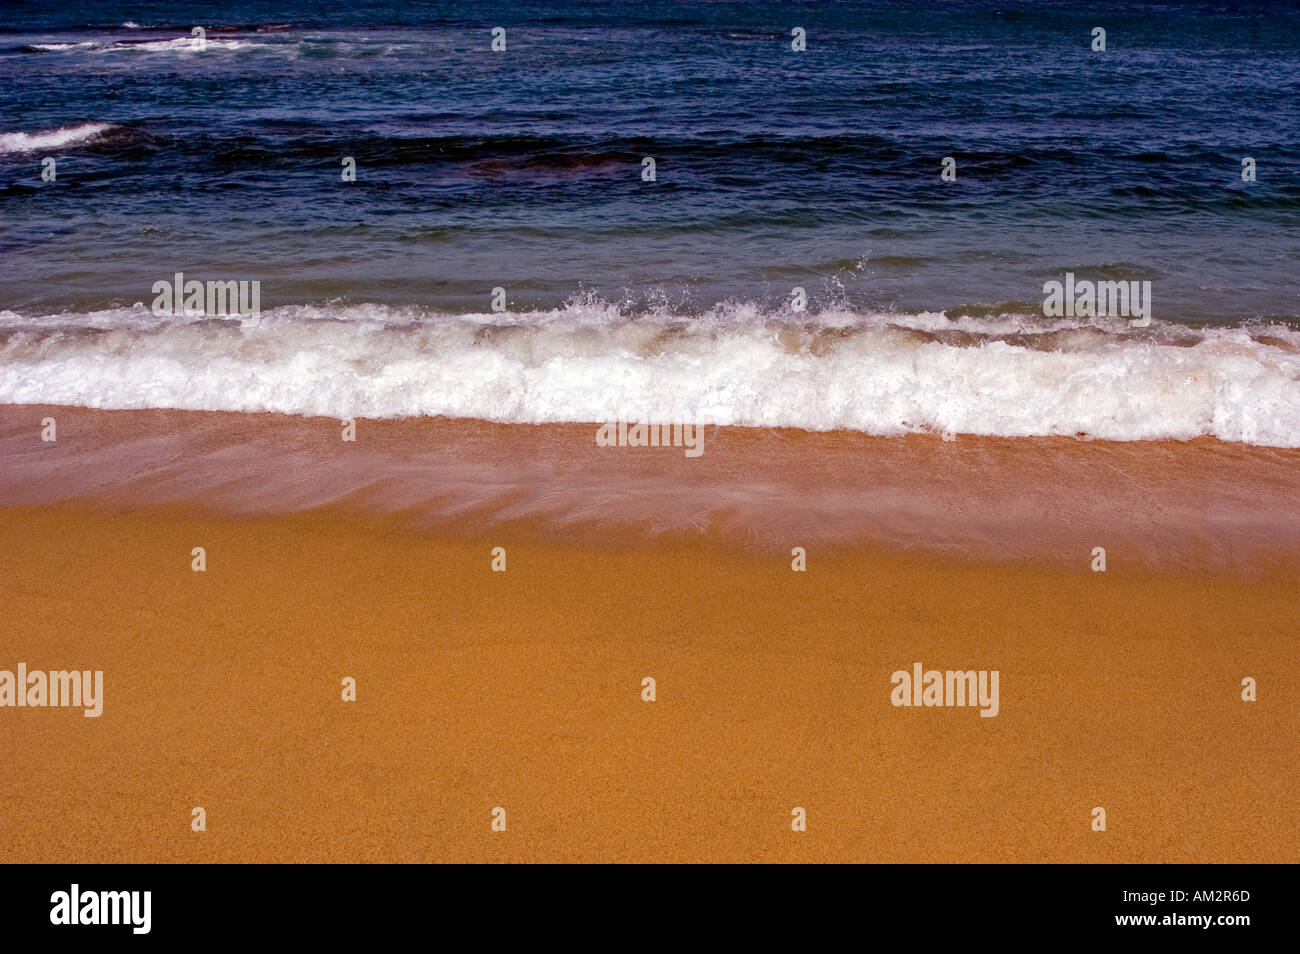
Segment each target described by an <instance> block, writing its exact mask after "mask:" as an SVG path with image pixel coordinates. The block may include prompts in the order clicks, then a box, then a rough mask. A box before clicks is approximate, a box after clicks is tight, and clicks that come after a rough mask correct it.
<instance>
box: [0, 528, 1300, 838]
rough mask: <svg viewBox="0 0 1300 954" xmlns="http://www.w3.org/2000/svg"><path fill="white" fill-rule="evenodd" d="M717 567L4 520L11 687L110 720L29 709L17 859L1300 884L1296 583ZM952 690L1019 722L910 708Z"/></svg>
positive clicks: (320, 533) (311, 534)
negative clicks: (1110, 866)
mask: <svg viewBox="0 0 1300 954" xmlns="http://www.w3.org/2000/svg"><path fill="white" fill-rule="evenodd" d="M708 540H709V538H707V537H704V538H701V539H700V542H697V543H695V544H687V543H682V542H680V541H678V542H668V541H662V542H660V543H659V544H657V545H654V546H648V547H647V546H639V547H620V546H617V545H613V544H602V545H600V546H594V545H586V546H577V545H570V544H567V543H564V542H559V541H551V542H546V541H544V540H540V539H537V538H523V537H519V536H518V535H512V533H511V532H508V531H507V530H506V528H505V527H504V526H503V527H502V528H500V531H499V532H496V533H493V532H487V533H483V534H477V535H469V536H465V535H459V536H452V535H447V534H434V533H429V532H423V533H421V532H413V531H412V530H411V529H410V528H409V527H407V526H406V525H404V524H402V523H401V521H399V520H397V519H395V518H381V517H377V516H370V517H363V516H358V515H355V514H352V515H349V514H347V513H344V512H342V511H340V510H337V509H334V510H329V509H327V510H317V511H313V512H312V513H309V514H305V515H299V516H280V517H275V518H266V519H253V518H241V519H216V518H213V517H200V516H196V515H195V513H194V512H193V511H192V510H187V509H181V508H175V507H173V508H170V509H167V508H162V507H149V508H132V509H129V510H123V511H122V512H117V513H106V512H103V510H102V508H101V509H99V510H91V509H85V508H82V507H80V506H71V505H61V506H42V507H38V508H18V507H11V508H9V509H5V510H0V581H3V582H2V584H0V592H2V593H3V598H4V604H5V631H4V638H3V640H2V641H0V669H13V668H14V667H15V666H16V665H17V664H18V663H19V662H25V663H26V664H27V665H28V666H29V667H31V668H45V669H60V668H74V667H75V668H81V669H100V670H103V671H104V674H105V675H104V683H105V699H104V712H103V715H102V716H101V717H100V718H97V719H92V718H85V717H83V715H82V713H81V711H80V710H72V709H51V708H47V709H33V708H23V709H16V708H0V764H2V765H3V766H4V772H3V775H0V857H3V859H4V860H5V861H12V862H124V861H141V862H161V861H168V862H190V861H223V862H236V861H238V862H249V861H1122V862H1137V861H1143V862H1175V861H1187V862H1196V861H1209V862H1294V861H1296V860H1297V858H1298V857H1300V824H1298V822H1300V807H1298V806H1300V799H1297V791H1298V787H1297V764H1300V758H1298V756H1300V746H1298V745H1297V737H1298V734H1297V722H1298V720H1297V711H1298V707H1297V701H1298V700H1300V675H1298V674H1300V652H1297V646H1298V645H1300V644H1298V642H1297V633H1296V625H1297V618H1298V614H1297V607H1298V605H1300V598H1298V596H1297V588H1296V586H1295V583H1294V580H1293V579H1289V578H1271V579H1253V580H1252V579H1246V578H1241V577H1239V576H1229V575H1218V576H1215V575H1209V574H1200V575H1192V574H1182V575H1162V574H1159V573H1156V572H1152V571H1150V570H1141V569H1138V568H1135V567H1132V566H1126V565H1123V564H1122V563H1121V564H1120V565H1115V564H1114V563H1112V565H1111V566H1110V567H1109V568H1108V570H1107V572H1105V573H1093V572H1089V571H1088V570H1087V569H1086V567H1080V568H1079V569H1065V568H1056V567H1050V566H1042V565H1039V566H1030V565H1015V564H983V565H981V564H979V563H973V562H957V561H945V560H942V559H940V558H939V557H937V556H928V557H924V556H917V555H910V556H909V555H899V554H892V555H891V554H887V553H871V552H867V551H866V550H865V549H857V550H843V549H841V550H839V551H836V552H831V551H829V550H828V551H826V552H822V551H820V550H819V549H818V548H817V547H811V548H810V550H809V554H808V565H807V566H808V568H807V571H806V572H802V573H796V572H792V570H791V565H790V557H789V556H788V554H770V553H755V552H743V551H740V550H737V549H734V548H726V547H719V546H714V545H713V544H710V543H708V542H707V541H708ZM198 546H201V547H203V548H205V551H206V560H207V568H206V571H204V572H201V573H200V572H194V571H193V570H192V569H191V563H192V557H191V552H192V549H193V548H194V547H198ZM496 546H502V547H505V548H506V551H507V569H506V572H504V573H502V572H493V571H492V569H491V563H492V557H491V549H492V548H493V547H496ZM916 662H920V663H922V664H924V666H925V667H927V668H930V667H934V668H937V669H996V670H998V671H999V672H1000V711H999V714H998V715H997V716H996V717H995V718H981V717H980V716H979V713H978V710H977V709H974V708H925V707H921V708H896V707H894V706H893V705H891V703H890V688H891V685H890V677H891V673H893V672H894V671H895V670H909V669H910V668H911V667H912V665H913V663H916ZM346 676H351V677H354V678H355V679H356V681H357V699H356V701H355V702H345V701H343V699H342V698H341V680H342V679H343V678H344V677H346ZM647 676H649V677H653V678H654V679H655V680H656V683H657V698H656V700H655V701H653V702H646V701H643V699H642V681H643V679H644V678H645V677H647ZM1244 677H1252V678H1254V679H1255V680H1257V682H1258V701H1255V702H1244V701H1243V700H1242V698H1241V692H1242V686H1241V683H1242V679H1243V678H1244ZM196 806H201V807H202V808H204V809H205V811H206V818H207V830H206V831H203V832H196V831H193V830H191V818H192V809H193V808H194V807H196ZM498 807H500V808H503V809H504V810H505V817H506V830H505V831H495V832H494V831H493V830H492V828H491V821H492V812H493V809H494V808H498ZM796 807H802V808H804V809H805V810H806V814H807V831H806V832H796V831H792V829H791V819H792V814H791V813H792V810H793V809H795V808H796ZM1095 807H1103V808H1104V809H1105V811H1106V816H1107V829H1106V831H1104V832H1100V831H1094V830H1092V823H1091V822H1092V812H1093V809H1094V808H1095Z"/></svg>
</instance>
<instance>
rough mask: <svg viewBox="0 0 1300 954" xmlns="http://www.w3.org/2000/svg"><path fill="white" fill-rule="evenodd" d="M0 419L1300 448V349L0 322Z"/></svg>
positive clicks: (827, 332) (315, 323) (894, 334)
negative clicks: (452, 423)
mask: <svg viewBox="0 0 1300 954" xmlns="http://www.w3.org/2000/svg"><path fill="white" fill-rule="evenodd" d="M0 402H3V403H12V404H38V403H39V404H69V405H80V406H86V407H94V408H150V407H152V408H181V409H191V410H228V411H249V412H254V411H274V412H280V413H286V414H300V415H309V416H329V417H336V418H343V417H420V416H438V415H442V416H448V417H469V418H481V419H486V420H493V421H502V422H513V423H546V422H557V421H575V422H584V421H587V422H591V421H607V420H616V419H623V420H662V421H672V420H693V421H698V422H700V423H705V424H734V425H746V426H756V427H793V428H803V429H807V430H817V431H820V430H831V429H838V428H844V429H850V430H857V431H862V432H866V433H870V434H880V435H894V434H904V433H909V432H934V433H940V434H978V435H992V436H1007V437H1022V436H1051V435H1071V436H1080V437H1083V436H1086V437H1091V438H1101V439H1109V440H1120V441H1129V440H1156V439H1180V440H1185V439H1191V438H1196V437H1202V436H1210V437H1217V438H1219V439H1221V440H1224V441H1231V442H1242V443H1248V444H1263V445H1272V446H1279V447H1300V331H1296V330H1294V329H1291V328H1287V327H1283V326H1260V327H1253V328H1205V329H1194V328H1189V327H1186V326H1182V325H1175V324H1169V323H1161V322H1155V323H1153V325H1152V326H1151V327H1149V328H1146V329H1141V330H1137V329H1133V328H1130V327H1129V326H1128V324H1127V322H1125V321H1123V320H1116V321H1114V322H1113V323H1111V324H1109V325H1106V324H1104V323H1102V322H1099V323H1098V324H1096V325H1084V324H1081V323H1077V322H1068V321H1055V322H1047V321H1045V320H1044V319H1042V318H1041V317H1037V316H1035V317H1017V316H1006V315H1002V316H969V317H960V318H949V317H946V316H944V315H941V314H933V313H925V314H914V315H895V314H884V313H874V314H859V313H853V312H848V311H844V312H823V313H820V314H818V315H816V316H805V315H796V314H793V313H789V312H786V313H784V314H779V315H770V314H769V315H764V314H762V313H760V312H759V310H758V309H757V308H756V307H755V306H752V305H743V304H742V305H727V306H723V307H719V308H716V309H713V310H712V311H710V312H707V313H705V314H701V315H697V316H695V317H693V318H689V319H683V318H681V317H680V316H668V315H648V316H644V315H643V316H638V317H635V318H632V317H628V316H626V315H623V314H621V313H620V312H619V311H618V310H617V309H616V308H614V307H613V306H608V305H604V304H601V303H577V304H571V305H569V306H567V307H565V308H561V309H557V310H555V311H549V312H537V313H530V314H471V315H448V314H436V313H427V312H418V311H414V310H401V309H392V308H388V307H385V306H378V305H357V306H348V307H323V306H291V307H283V308H278V309H275V310H272V311H269V312H267V313H265V314H264V315H263V317H262V323H261V325H260V326H256V327H247V328H246V327H241V324H240V322H239V321H238V320H235V319H221V318H213V319H202V318H200V319H197V320H190V321H173V320H167V321H163V320H160V319H157V318H155V317H154V316H153V315H152V314H151V312H150V311H149V309H147V308H145V307H143V306H137V307H135V308H123V309H116V310H111V311H103V312H97V313H91V314H71V315H59V316H45V317H40V318H32V317H23V316H19V315H16V314H14V313H12V312H2V313H0Z"/></svg>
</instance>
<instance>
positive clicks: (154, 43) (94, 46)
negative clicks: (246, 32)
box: [29, 36, 268, 54]
mask: <svg viewBox="0 0 1300 954" xmlns="http://www.w3.org/2000/svg"><path fill="white" fill-rule="evenodd" d="M267 45H268V44H265V43H256V42H254V41H252V40H243V39H238V38H236V37H221V36H216V37H213V36H210V37H206V38H205V40H204V48H203V50H200V49H199V47H198V46H197V42H196V38H195V37H193V36H178V37H172V38H169V39H166V40H84V41H81V42H78V43H33V44H31V45H30V47H29V48H30V49H33V50H40V51H41V52H43V53H75V52H77V51H82V52H85V53H95V54H100V53H167V52H179V53H199V52H207V51H208V50H242V49H245V48H247V47H250V46H267Z"/></svg>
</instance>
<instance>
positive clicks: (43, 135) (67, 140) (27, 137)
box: [0, 123, 113, 153]
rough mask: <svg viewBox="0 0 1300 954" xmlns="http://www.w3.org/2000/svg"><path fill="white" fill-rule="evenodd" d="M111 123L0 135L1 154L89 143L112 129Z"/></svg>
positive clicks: (84, 124) (86, 124)
mask: <svg viewBox="0 0 1300 954" xmlns="http://www.w3.org/2000/svg"><path fill="white" fill-rule="evenodd" d="M112 128H113V127H112V124H111V123H82V124H81V125H80V126H64V127H63V128H61V129H49V130H46V131H44V132H36V133H25V132H7V133H0V153H3V152H32V151H34V150H37V149H60V148H62V147H64V146H74V145H78V144H80V143H84V142H89V141H90V140H92V139H94V138H95V137H96V136H98V135H99V134H100V133H103V132H105V131H106V130H109V129H112Z"/></svg>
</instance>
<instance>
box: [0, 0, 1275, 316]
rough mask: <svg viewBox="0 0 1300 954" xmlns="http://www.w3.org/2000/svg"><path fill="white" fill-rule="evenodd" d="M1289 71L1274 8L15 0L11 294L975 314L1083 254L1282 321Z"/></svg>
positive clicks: (1109, 267) (1030, 306) (1075, 265)
mask: <svg viewBox="0 0 1300 954" xmlns="http://www.w3.org/2000/svg"><path fill="white" fill-rule="evenodd" d="M125 24H130V25H129V26H127V25H125ZM195 25H203V26H205V27H206V28H207V30H208V34H207V37H208V48H207V49H206V50H205V51H203V52H197V51H194V50H192V49H190V48H189V43H188V41H187V40H182V39H181V38H188V37H189V35H190V28H191V27H193V26H195ZM496 26H500V27H504V28H505V29H506V42H507V49H506V51H505V52H501V53H495V52H493V51H492V50H491V49H490V44H491V39H492V37H491V32H490V31H491V29H492V28H493V27H496ZM1095 26H1102V27H1104V28H1105V29H1106V31H1107V47H1108V49H1107V50H1106V51H1105V52H1094V51H1092V50H1091V49H1090V42H1091V33H1092V29H1093V27H1095ZM794 27H803V28H804V29H806V31H807V50H806V52H802V53H797V52H794V51H792V49H791V30H792V28H794ZM1298 93H1300V11H1298V10H1297V8H1296V7H1295V6H1293V5H1288V4H1280V3H1177V4H1173V3H1154V4H1132V3H1130V4H1118V3H1113V4H1107V3H1101V4H1078V3H1064V2H1062V3H1055V2H1046V3H1020V2H1013V0H997V2H983V0H971V2H947V3H930V2H884V3H869V4H850V3H815V4H805V3H762V2H760V3H715V2H671V3H670V2H655V3H649V2H634V3H619V4H613V3H611V4H575V3H567V2H566V3H559V2H529V3H492V2H479V3H473V4H470V3H444V2H427V0H413V2H402V3H320V2H305V0H304V2H257V3H254V2H236V3H223V4H181V3H114V2H104V3H58V4H49V3H43V2H42V3H28V2H19V3H14V2H6V3H5V4H4V16H3V29H2V30H0V135H4V136H5V138H4V139H0V143H4V144H5V146H6V148H5V149H4V151H0V309H8V310H11V311H16V312H18V313H20V314H36V313H49V312H54V311H60V310H72V311H89V310H94V309H102V308H109V307H114V306H122V305H130V304H132V303H134V302H138V301H144V302H146V303H147V302H148V301H149V300H150V298H151V294H150V288H151V286H152V284H153V283H154V282H155V281H157V280H159V279H160V278H167V277H170V275H171V273H172V272H174V271H177V270H183V271H185V272H186V273H189V274H194V275H200V276H202V277H220V278H243V279H258V280H260V281H261V282H262V307H263V308H264V309H265V308H270V307H274V306H276V305H282V304H290V303H302V302H317V303H319V302H336V303H344V304H349V303H350V304H355V303H363V302H386V303H397V304H416V305H419V306H421V307H426V308H430V309H434V310H442V311H452V312H463V311H484V310H486V309H487V306H488V303H489V295H490V292H491V289H492V288H493V287H494V286H503V287H505V288H507V290H508V299H509V303H510V307H511V309H512V310H525V309H529V308H534V307H553V306H556V305H559V304H561V303H563V302H565V301H567V300H570V299H572V298H573V297H574V296H575V295H587V296H591V297H596V298H600V299H604V300H607V301H610V302H615V303H619V304H620V305H622V306H623V307H624V308H625V309H626V310H627V311H629V312H631V313H636V312H637V310H638V309H659V310H663V309H669V310H672V311H676V312H680V313H684V314H685V313H694V312H696V311H699V310H701V309H706V308H708V307H709V306H711V305H714V304H716V303H718V302H723V301H746V302H756V303H758V304H759V305H760V306H763V307H769V306H770V307H775V306H777V305H779V304H780V303H781V302H782V301H784V300H785V299H787V298H788V296H789V295H790V292H791V288H792V287H793V286H795V285H799V286H803V287H805V288H806V289H807V292H808V295H809V296H810V309H812V310H813V311H816V310H817V309H818V308H823V307H829V306H830V305H835V306H838V307H844V306H847V307H850V308H854V309H862V310H886V311H897V312H916V311H923V310H947V311H949V313H950V314H963V313H966V314H984V313H989V312H1000V311H1013V312H1026V311H1032V310H1035V309H1038V308H1039V306H1040V305H1041V301H1042V297H1043V296H1042V291H1041V288H1042V284H1043V282H1044V281H1046V280H1049V279H1053V278H1060V277H1061V276H1062V274H1063V273H1064V272H1066V271H1074V272H1075V273H1076V274H1079V275H1084V276H1086V275H1094V276H1104V277H1115V278H1125V279H1147V280H1150V281H1152V283H1153V291H1152V298H1153V302H1154V310H1155V314H1156V315H1157V316H1158V317H1161V318H1163V319H1165V320H1174V321H1185V322H1212V323H1239V322H1242V321H1246V320H1250V319H1255V318H1265V319H1271V320H1280V321H1287V322H1294V321H1295V320H1296V319H1297V316H1300V242H1298V241H1297V226H1300V108H1298V106H1297V102H1298V99H1300V97H1298V96H1297V94H1298ZM89 123H105V124H110V128H108V129H106V130H104V131H102V132H100V133H98V134H96V135H90V136H88V137H86V138H84V139H82V140H78V141H68V142H65V143H63V144H61V145H53V146H50V145H47V146H41V147H33V148H27V147H25V146H24V145H23V144H24V142H30V140H21V139H16V138H15V137H13V136H12V135H10V134H14V133H25V134H29V135H35V134H42V133H46V134H51V133H57V132H58V131H59V130H64V129H68V128H75V127H78V126H80V125H82V124H89ZM47 156H51V157H54V158H55V160H56V168H57V179H56V180H55V181H54V182H42V180H41V177H40V173H41V160H42V159H43V158H45V157H47ZM346 156H351V157H354V158H355V160H356V164H357V181H356V182H355V183H345V182H343V181H341V176H340V171H341V161H342V159H343V158H344V157H346ZM646 156H650V157H653V158H654V159H655V160H656V163H657V170H656V171H657V181H655V182H653V183H650V182H644V181H642V159H643V158H644V157H646ZM945 156H951V157H953V158H954V159H955V160H956V163H957V179H956V181H955V182H944V181H941V179H940V175H939V173H940V162H941V160H942V159H943V157H945ZM1245 156H1250V157H1253V158H1254V159H1255V160H1256V162H1257V170H1258V171H1257V181H1255V182H1253V183H1246V182H1243V181H1242V178H1241V168H1242V167H1241V160H1242V158H1243V157H1245Z"/></svg>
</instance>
